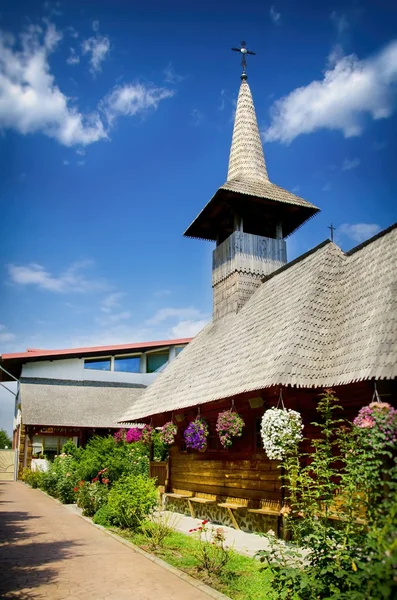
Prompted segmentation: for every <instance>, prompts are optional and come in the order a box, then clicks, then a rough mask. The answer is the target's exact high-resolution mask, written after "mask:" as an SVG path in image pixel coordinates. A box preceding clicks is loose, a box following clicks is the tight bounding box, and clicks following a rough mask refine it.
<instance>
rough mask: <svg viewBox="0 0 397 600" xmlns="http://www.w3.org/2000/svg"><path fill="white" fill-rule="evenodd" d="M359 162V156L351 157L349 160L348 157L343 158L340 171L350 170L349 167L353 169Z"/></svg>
mask: <svg viewBox="0 0 397 600" xmlns="http://www.w3.org/2000/svg"><path fill="white" fill-rule="evenodd" d="M360 163H361V160H360V159H359V158H357V157H356V158H352V159H351V160H349V159H348V158H345V160H344V161H343V165H342V171H350V170H351V169H355V168H356V167H358V166H359V164H360Z"/></svg>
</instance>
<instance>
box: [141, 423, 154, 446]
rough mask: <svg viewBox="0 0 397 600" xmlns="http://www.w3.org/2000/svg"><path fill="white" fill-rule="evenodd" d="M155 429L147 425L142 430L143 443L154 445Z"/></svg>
mask: <svg viewBox="0 0 397 600" xmlns="http://www.w3.org/2000/svg"><path fill="white" fill-rule="evenodd" d="M153 432H154V429H153V427H152V426H151V425H145V427H144V428H143V429H142V436H141V442H142V443H143V444H146V445H147V446H149V444H151V443H152V437H153Z"/></svg>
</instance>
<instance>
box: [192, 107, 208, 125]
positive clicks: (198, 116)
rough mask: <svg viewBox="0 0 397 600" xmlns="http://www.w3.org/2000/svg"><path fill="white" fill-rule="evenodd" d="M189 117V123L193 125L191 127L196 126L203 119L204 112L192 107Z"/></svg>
mask: <svg viewBox="0 0 397 600" xmlns="http://www.w3.org/2000/svg"><path fill="white" fill-rule="evenodd" d="M190 117H191V121H190V124H191V125H193V127H198V126H199V125H201V123H202V122H203V121H204V119H205V116H204V114H203V113H202V112H201V111H199V110H198V108H193V110H192V112H191V113H190Z"/></svg>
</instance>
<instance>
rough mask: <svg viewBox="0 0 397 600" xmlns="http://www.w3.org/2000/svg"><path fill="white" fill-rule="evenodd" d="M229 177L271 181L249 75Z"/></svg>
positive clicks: (241, 97)
mask: <svg viewBox="0 0 397 600" xmlns="http://www.w3.org/2000/svg"><path fill="white" fill-rule="evenodd" d="M227 181H228V182H229V181H256V182H258V183H259V182H268V181H269V177H268V175H267V169H266V163H265V156H264V154H263V148H262V142H261V138H260V134H259V128H258V122H257V120H256V114H255V107H254V102H253V100H252V95H251V90H250V87H249V85H248V83H247V80H246V79H243V80H242V82H241V86H240V91H239V95H238V100H237V109H236V117H235V121H234V129H233V138H232V145H231V148H230V156H229V169H228V172H227Z"/></svg>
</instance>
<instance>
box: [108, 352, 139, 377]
mask: <svg viewBox="0 0 397 600" xmlns="http://www.w3.org/2000/svg"><path fill="white" fill-rule="evenodd" d="M114 370H115V371H121V372H123V373H140V371H141V357H140V356H120V357H117V356H116V357H115V359H114Z"/></svg>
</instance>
